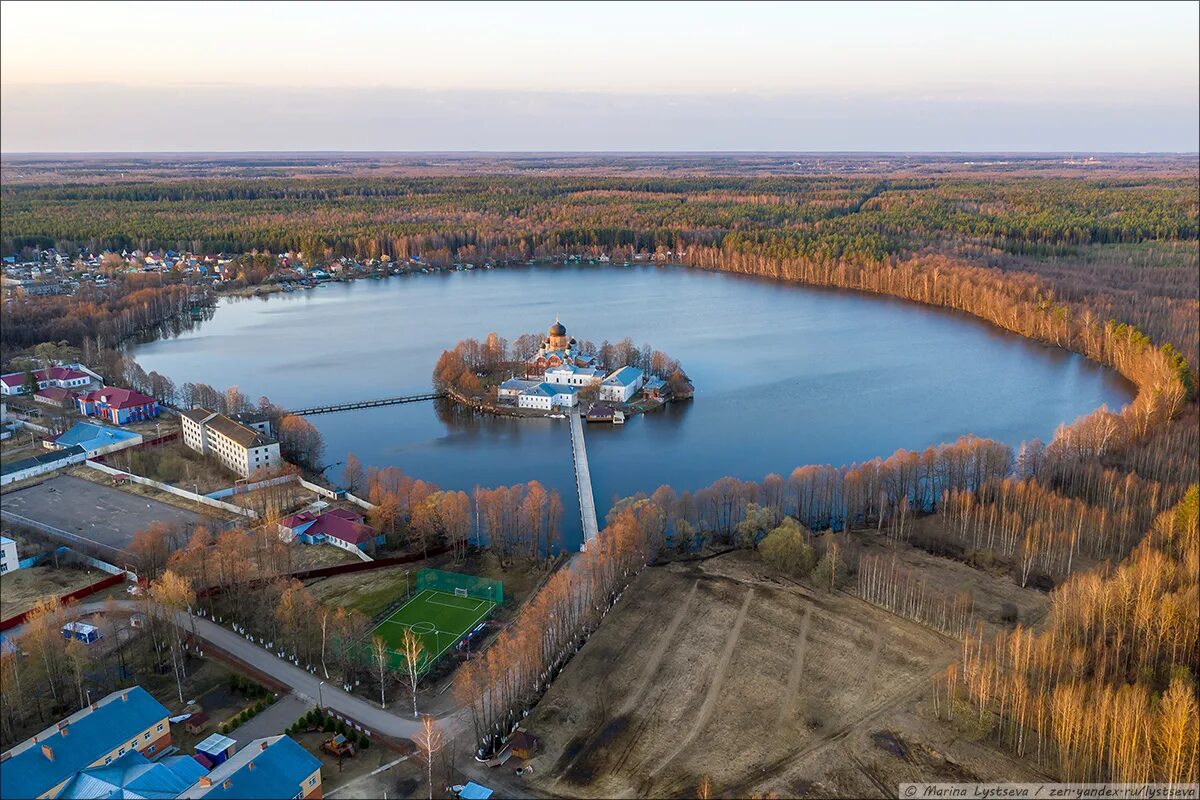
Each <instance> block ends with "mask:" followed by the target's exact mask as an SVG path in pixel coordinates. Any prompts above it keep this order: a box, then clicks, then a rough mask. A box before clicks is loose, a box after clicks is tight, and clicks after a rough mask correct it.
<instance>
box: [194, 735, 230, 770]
mask: <svg viewBox="0 0 1200 800" xmlns="http://www.w3.org/2000/svg"><path fill="white" fill-rule="evenodd" d="M236 747H237V742H236V741H234V740H233V739H230V738H229V737H228V736H222V735H221V734H219V733H214V734H213V735H212V736H209V737H208V738H207V739H205V740H204V741H203V742H201V743H200V744H198V745H196V752H197V753H203V754H204V755H206V756H208V760H209V761H211V762H212V763H213V766H214V767H215V766H217V765H218V764H223V763H225V759H227V758H229V757H230V756H231V755H233V751H234V748H236Z"/></svg>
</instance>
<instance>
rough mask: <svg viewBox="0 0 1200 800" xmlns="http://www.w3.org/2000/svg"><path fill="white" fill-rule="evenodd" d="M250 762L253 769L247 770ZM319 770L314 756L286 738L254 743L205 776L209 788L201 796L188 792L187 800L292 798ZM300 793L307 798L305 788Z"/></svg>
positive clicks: (262, 740)
mask: <svg viewBox="0 0 1200 800" xmlns="http://www.w3.org/2000/svg"><path fill="white" fill-rule="evenodd" d="M263 742H266V743H267V747H266V749H265V750H264V749H262V743H263ZM243 755H244V756H245V758H243ZM251 762H253V763H254V769H250V767H249V765H250V763H251ZM320 766H321V762H320V760H319V759H317V757H316V756H314V755H312V754H311V753H309V752H308V751H307V750H305V749H304V748H303V747H301V746H300V745H298V744H296V742H295V741H293V740H292V739H291V738H289V737H287V736H280V737H278V738H276V739H275V741H271V740H270V739H269V738H268V739H256V740H255V741H253V742H251V743H250V744H248V745H246V747H245V748H243V749H242V750H239V751H238V752H237V754H236V755H234V757H233V758H231V759H230V760H229V761H227V762H225V763H224V764H222V765H220V766H219V767H217V768H216V769H214V770H213V771H212V772H211V773H210V774H209V776H208V777H209V778H210V779H211V780H212V782H213V785H212V788H210V789H209V790H208V791H206V792H204V793H203V794H200V793H196V794H193V792H188V796H189V797H191V796H197V797H203V798H205V800H210V798H229V800H234V799H235V798H236V800H259V798H277V797H295V796H296V794H297V793H299V792H300V791H301V790H302V788H301V783H302V782H303V781H304V780H305V779H306V778H308V776H309V775H311V774H313V773H314V772H316V771H317V770H318V769H319V768H320ZM229 767H232V769H228V768H229ZM303 792H304V793H305V794H307V793H308V792H309V787H308V786H304V787H303Z"/></svg>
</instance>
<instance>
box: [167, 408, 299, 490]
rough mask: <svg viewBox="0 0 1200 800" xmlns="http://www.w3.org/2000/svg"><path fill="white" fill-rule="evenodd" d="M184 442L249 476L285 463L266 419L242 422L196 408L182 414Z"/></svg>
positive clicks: (180, 419)
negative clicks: (247, 422)
mask: <svg viewBox="0 0 1200 800" xmlns="http://www.w3.org/2000/svg"><path fill="white" fill-rule="evenodd" d="M179 421H180V424H181V425H182V426H183V443H184V444H185V445H187V446H188V447H190V448H191V449H193V450H195V451H196V452H199V453H203V454H205V455H208V456H213V457H215V458H216V459H217V461H219V462H220V463H221V464H223V465H225V466H226V467H228V468H229V469H231V470H233V471H234V472H236V473H237V474H238V475H241V476H242V477H243V478H248V477H250V476H251V475H253V474H254V473H255V472H257V471H258V470H263V469H274V468H275V467H278V466H280V465H282V464H283V457H282V456H281V455H280V454H279V442H278V441H277V440H276V439H274V438H273V437H272V436H271V435H270V423H269V422H267V421H266V420H261V421H251V422H249V424H242V423H240V422H237V421H235V420H232V419H230V418H229V417H227V416H225V415H224V414H218V413H216V412H214V411H209V410H208V409H205V408H200V407H198V406H197V407H196V408H192V409H189V410H187V411H182V412H180V414H179Z"/></svg>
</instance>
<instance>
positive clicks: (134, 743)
mask: <svg viewBox="0 0 1200 800" xmlns="http://www.w3.org/2000/svg"><path fill="white" fill-rule="evenodd" d="M129 746H130V747H137V739H134V740H133V741H132V742H130V743H129Z"/></svg>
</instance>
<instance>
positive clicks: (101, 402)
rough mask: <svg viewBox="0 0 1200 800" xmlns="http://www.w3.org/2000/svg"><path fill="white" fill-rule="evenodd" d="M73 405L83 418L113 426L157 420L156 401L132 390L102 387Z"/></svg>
mask: <svg viewBox="0 0 1200 800" xmlns="http://www.w3.org/2000/svg"><path fill="white" fill-rule="evenodd" d="M46 391H49V390H46ZM75 404H76V405H77V406H78V408H79V413H80V414H83V415H84V416H85V417H100V418H101V419H104V420H107V421H108V422H111V423H113V424H114V425H128V424H129V423H131V422H145V421H146V420H148V419H157V418H158V401H157V400H155V399H154V398H153V397H150V396H149V395H144V394H142V393H141V392H135V391H133V390H132V389H115V388H113V387H111V386H102V387H101V388H99V389H95V390H93V391H90V392H88V393H86V394H83V395H80V396H79V397H77V398H75Z"/></svg>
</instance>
